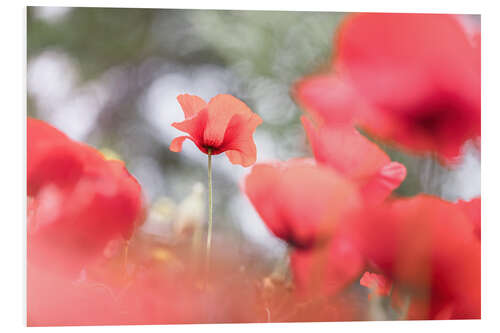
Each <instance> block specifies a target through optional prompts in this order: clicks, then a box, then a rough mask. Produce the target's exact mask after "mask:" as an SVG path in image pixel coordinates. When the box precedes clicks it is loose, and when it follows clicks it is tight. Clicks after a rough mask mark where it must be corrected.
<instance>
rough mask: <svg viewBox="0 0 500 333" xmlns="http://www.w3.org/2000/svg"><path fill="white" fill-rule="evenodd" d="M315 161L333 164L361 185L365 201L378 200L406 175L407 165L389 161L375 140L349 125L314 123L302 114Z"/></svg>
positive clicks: (396, 185) (332, 165) (388, 193)
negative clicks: (327, 125)
mask: <svg viewBox="0 0 500 333" xmlns="http://www.w3.org/2000/svg"><path fill="white" fill-rule="evenodd" d="M302 124H303V125H304V129H305V130H306V133H307V137H308V139H309V142H310V144H311V148H312V151H313V153H314V157H315V159H316V161H317V162H319V163H321V164H323V165H326V166H329V167H332V168H333V169H335V170H336V171H337V172H339V173H340V174H342V175H344V176H345V177H347V178H349V179H350V180H352V181H353V182H355V183H356V184H358V185H359V186H360V191H361V194H362V196H363V198H364V199H365V201H366V203H369V204H372V203H380V202H382V201H383V200H384V199H386V198H387V197H388V196H389V195H390V194H391V193H392V191H393V190H394V189H396V188H397V187H398V186H399V185H400V184H401V182H402V181H403V180H404V179H405V177H406V168H405V166H404V165H402V164H401V163H398V162H391V160H390V158H389V156H388V155H387V154H386V153H385V152H384V151H383V150H382V149H380V148H379V147H378V146H377V145H376V144H375V143H373V142H371V141H370V140H368V139H367V138H365V137H364V136H363V135H361V134H360V133H359V132H358V131H357V130H356V129H355V128H353V127H350V126H338V127H335V128H329V127H326V126H324V125H320V126H315V125H314V124H313V123H312V122H311V121H310V120H309V119H308V118H307V117H304V116H303V117H302Z"/></svg>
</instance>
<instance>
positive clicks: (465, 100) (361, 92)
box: [294, 13, 481, 162]
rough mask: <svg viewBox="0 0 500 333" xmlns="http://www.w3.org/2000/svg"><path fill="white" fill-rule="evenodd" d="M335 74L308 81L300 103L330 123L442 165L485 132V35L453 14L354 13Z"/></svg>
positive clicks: (341, 38) (339, 44) (299, 89)
mask: <svg viewBox="0 0 500 333" xmlns="http://www.w3.org/2000/svg"><path fill="white" fill-rule="evenodd" d="M335 46H336V52H337V54H336V57H334V60H333V66H332V69H331V71H330V72H329V73H325V74H320V75H314V76H310V77H306V78H304V79H302V80H301V81H300V82H299V83H298V84H297V85H296V86H295V89H294V95H295V97H296V99H297V100H298V102H299V103H300V104H301V105H302V106H303V107H304V108H305V109H306V110H307V111H309V112H310V113H311V114H313V115H314V116H315V117H319V118H321V119H322V121H324V122H325V123H326V124H327V125H328V126H338V125H342V124H344V125H345V124H349V123H351V124H352V123H354V124H358V125H360V126H362V127H363V128H364V129H366V130H367V131H368V132H369V133H370V134H372V135H374V136H377V137H380V138H382V139H385V140H388V141H390V142H392V143H393V144H395V145H399V146H401V147H404V148H407V149H410V150H411V151H413V152H416V153H426V152H436V153H437V154H438V155H439V156H440V158H441V161H442V162H452V161H453V160H454V159H455V158H456V157H457V156H459V155H460V149H461V147H462V145H463V143H464V142H465V141H467V140H469V139H476V138H477V137H478V136H480V135H481V99H480V88H481V82H480V81H481V77H480V69H481V68H480V33H475V35H474V36H468V35H467V33H466V31H465V30H464V28H463V27H462V25H461V24H460V23H459V22H458V19H457V18H456V17H454V16H452V15H434V14H382V13H377V14H368V13H364V14H353V15H350V16H349V17H348V18H347V19H346V20H345V22H344V23H343V24H342V25H341V28H340V30H339V34H338V36H337V40H336V43H335Z"/></svg>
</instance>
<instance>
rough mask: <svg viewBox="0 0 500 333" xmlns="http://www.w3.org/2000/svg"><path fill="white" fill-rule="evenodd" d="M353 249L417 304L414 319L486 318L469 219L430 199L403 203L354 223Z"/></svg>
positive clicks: (398, 295)
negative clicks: (354, 247) (482, 310)
mask: <svg viewBox="0 0 500 333" xmlns="http://www.w3.org/2000/svg"><path fill="white" fill-rule="evenodd" d="M349 226H350V227H351V228H352V229H353V230H356V232H355V233H354V232H353V233H352V235H354V239H353V244H354V245H355V246H356V247H357V248H358V249H359V250H360V252H361V253H362V254H363V256H364V257H365V258H367V260H368V261H369V262H370V263H371V265H372V266H373V267H374V268H375V269H377V270H379V271H380V272H381V273H383V274H384V275H385V276H386V277H387V278H388V279H390V280H391V281H393V283H394V286H395V290H396V291H397V292H396V293H395V294H394V299H395V300H396V303H399V304H401V303H402V301H401V300H402V299H404V298H405V297H409V299H410V300H411V302H410V307H409V313H408V318H409V319H436V318H438V317H439V318H440V319H465V318H480V315H481V246H480V242H479V240H478V239H477V238H476V237H475V235H474V232H473V225H472V223H471V222H470V221H469V220H468V216H467V215H466V214H464V213H463V211H462V210H461V209H460V208H459V207H457V206H456V205H454V204H452V203H449V202H446V201H444V200H441V199H439V198H437V197H432V196H428V195H418V196H416V197H414V198H411V199H398V200H395V201H393V202H391V203H389V204H386V205H385V206H382V207H378V208H376V209H373V210H372V211H371V212H368V213H365V214H363V216H362V217H361V218H359V219H353V220H352V223H350V224H349Z"/></svg>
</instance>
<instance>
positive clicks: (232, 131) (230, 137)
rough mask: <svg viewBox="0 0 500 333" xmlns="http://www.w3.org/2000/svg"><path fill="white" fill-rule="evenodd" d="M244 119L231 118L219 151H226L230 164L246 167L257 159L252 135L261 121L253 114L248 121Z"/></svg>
mask: <svg viewBox="0 0 500 333" xmlns="http://www.w3.org/2000/svg"><path fill="white" fill-rule="evenodd" d="M245 118H246V117H244V116H242V115H239V114H237V115H234V116H233V117H232V118H231V121H230V122H229V124H228V126H227V130H226V133H225V135H224V141H223V142H222V144H221V146H220V148H219V150H221V151H226V155H227V157H228V158H229V161H231V163H232V164H241V165H242V166H244V167H248V166H250V165H252V164H253V163H255V161H256V159H257V147H256V146H255V142H254V141H253V138H252V135H253V132H254V131H255V129H256V128H257V126H259V125H260V124H261V123H262V119H261V118H260V117H259V116H258V115H257V114H255V113H254V114H251V115H250V118H249V119H248V120H246V119H245Z"/></svg>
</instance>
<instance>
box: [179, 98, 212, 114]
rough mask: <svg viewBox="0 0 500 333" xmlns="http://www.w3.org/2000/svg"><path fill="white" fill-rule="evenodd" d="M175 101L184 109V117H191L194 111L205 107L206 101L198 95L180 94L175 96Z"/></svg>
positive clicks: (196, 111)
mask: <svg viewBox="0 0 500 333" xmlns="http://www.w3.org/2000/svg"><path fill="white" fill-rule="evenodd" d="M177 101H178V102H179V104H180V105H181V107H182V111H184V118H185V119H187V118H191V117H192V116H194V115H195V114H196V113H198V112H199V111H201V110H202V109H204V108H206V107H207V103H206V102H205V101H204V100H203V99H201V98H200V97H198V96H194V95H189V94H182V95H179V96H177Z"/></svg>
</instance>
